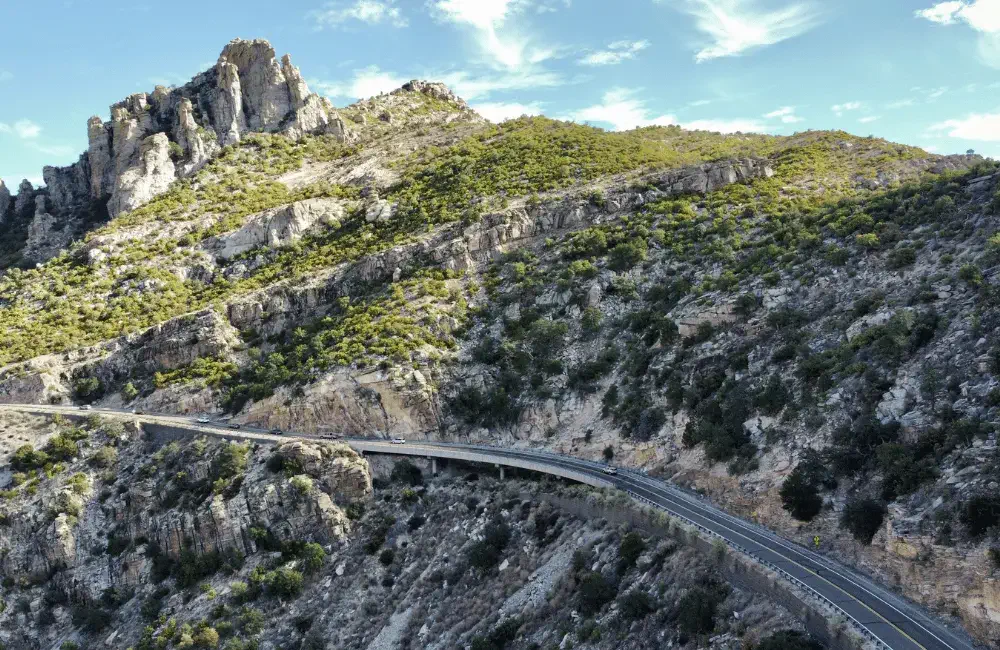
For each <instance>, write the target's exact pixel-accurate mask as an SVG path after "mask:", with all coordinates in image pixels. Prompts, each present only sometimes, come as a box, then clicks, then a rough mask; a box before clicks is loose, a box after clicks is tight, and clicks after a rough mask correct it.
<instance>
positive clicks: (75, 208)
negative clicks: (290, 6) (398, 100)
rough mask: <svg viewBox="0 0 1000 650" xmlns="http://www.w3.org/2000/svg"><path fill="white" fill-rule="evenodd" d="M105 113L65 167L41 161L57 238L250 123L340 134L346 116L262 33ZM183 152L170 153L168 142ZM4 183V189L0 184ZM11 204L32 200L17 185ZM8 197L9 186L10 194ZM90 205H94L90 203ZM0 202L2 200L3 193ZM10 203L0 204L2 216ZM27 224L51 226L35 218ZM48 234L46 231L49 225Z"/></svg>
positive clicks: (181, 172) (162, 186) (40, 256)
mask: <svg viewBox="0 0 1000 650" xmlns="http://www.w3.org/2000/svg"><path fill="white" fill-rule="evenodd" d="M110 108H111V110H110V114H111V119H110V121H108V122H105V121H103V120H102V119H101V118H100V117H97V116H94V117H91V118H90V119H89V120H88V121H87V139H88V147H87V151H86V153H84V154H83V155H82V156H81V157H80V160H79V161H78V162H77V163H75V164H73V165H70V166H68V167H46V168H45V171H44V173H43V176H44V178H45V184H46V188H45V190H44V191H45V192H46V194H47V196H48V201H47V207H48V210H47V211H45V212H44V214H46V215H48V222H50V223H58V224H59V232H60V235H59V239H60V242H59V243H60V245H61V246H65V245H66V244H68V243H69V242H70V241H71V240H72V238H73V237H74V236H77V235H79V234H80V233H78V232H77V227H76V226H77V225H79V224H82V223H83V222H84V221H86V219H85V217H86V216H87V215H88V214H89V213H91V212H93V211H94V210H95V207H96V208H97V211H98V212H102V211H103V210H104V209H105V208H106V210H107V213H108V214H109V215H110V216H112V217H114V216H116V215H118V214H121V213H123V212H127V211H129V210H134V209H136V208H138V207H139V206H141V205H143V204H144V203H146V202H147V201H149V200H150V199H152V198H154V197H155V196H157V195H159V194H162V193H163V192H165V191H166V189H167V188H168V187H169V186H170V184H171V183H172V182H173V181H174V180H176V179H177V178H183V177H185V176H189V175H191V174H193V173H195V172H197V171H198V170H199V169H200V168H201V167H202V166H203V165H204V164H205V163H206V162H207V161H208V160H209V159H210V158H211V156H212V155H213V154H214V153H215V152H216V151H218V150H219V148H220V147H221V146H225V145H229V144H235V143H237V142H239V141H240V139H241V138H242V137H243V136H244V135H245V134H246V133H249V132H254V131H265V132H281V133H285V134H286V135H288V136H289V137H292V138H300V137H302V136H304V135H306V134H309V133H330V134H333V135H335V136H337V137H339V138H345V137H346V135H347V134H346V131H345V128H344V123H343V121H342V120H341V119H340V117H339V116H338V115H337V113H336V111H335V110H334V108H333V106H332V105H331V104H330V102H329V101H328V100H326V99H325V98H322V97H320V96H319V95H316V94H314V93H310V92H309V87H308V85H307V84H306V82H305V79H304V78H303V77H302V74H301V73H300V72H299V70H298V68H296V67H295V66H293V65H292V62H291V58H290V57H289V56H288V55H285V56H284V57H282V59H281V62H280V63H279V62H278V60H277V59H276V57H275V52H274V48H273V47H271V44H270V43H268V42H267V41H266V40H263V39H255V40H242V39H235V40H233V41H230V43H229V44H228V45H226V46H225V48H223V50H222V53H221V55H220V56H219V61H218V63H217V64H216V65H215V66H213V67H212V68H211V69H210V70H207V71H206V72H203V73H201V74H199V75H197V76H196V77H195V78H194V79H192V80H191V81H190V82H188V83H187V84H185V85H183V86H180V87H177V88H166V87H164V86H157V87H156V88H155V89H154V90H153V92H152V93H145V92H143V93H135V94H132V95H129V96H128V97H126V98H125V99H123V100H121V101H119V102H116V103H114V104H112V105H111V107H110ZM175 144H176V145H177V146H179V147H180V150H181V151H182V152H183V155H182V156H180V157H179V158H180V159H175V158H178V156H177V155H176V153H174V155H173V156H172V155H171V152H172V151H176V147H174V146H173V145H175ZM4 191H5V192H6V188H5V189H4ZM22 194H23V195H24V196H23V198H22V196H21V195H19V196H18V199H17V201H16V203H15V209H16V210H18V211H19V213H20V210H22V209H24V208H25V206H27V205H28V204H29V202H33V195H34V189H33V188H30V184H29V190H28V191H27V192H25V191H24V189H23V184H22ZM8 196H9V193H8ZM95 204H96V205H95ZM0 206H9V198H8V199H6V202H4V200H3V199H0ZM6 212H9V207H5V208H4V210H0V223H2V221H3V219H4V217H5V215H6ZM36 226H37V227H35V228H34V230H33V232H36V233H39V234H44V233H47V232H48V231H49V230H50V229H49V228H48V227H42V224H36ZM2 234H3V233H2V232H0V236H2ZM50 234H51V233H50ZM51 250H58V248H53V247H33V250H29V251H26V252H25V253H26V256H29V255H30V257H29V259H31V260H32V261H36V262H41V261H44V260H46V259H48V257H49V256H50V251H51Z"/></svg>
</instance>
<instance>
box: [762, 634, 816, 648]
mask: <svg viewBox="0 0 1000 650" xmlns="http://www.w3.org/2000/svg"><path fill="white" fill-rule="evenodd" d="M754 650H823V644H822V643H819V642H818V641H814V640H813V639H812V638H810V637H808V636H806V635H805V634H803V633H802V632H797V631H795V630H781V631H780V632H775V633H774V634H771V635H770V636H768V637H765V638H764V639H763V640H761V642H760V643H758V644H757V645H756V646H754Z"/></svg>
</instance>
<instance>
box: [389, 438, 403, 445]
mask: <svg viewBox="0 0 1000 650" xmlns="http://www.w3.org/2000/svg"><path fill="white" fill-rule="evenodd" d="M389 444H392V445H405V444H406V441H405V440H403V439H402V438H393V439H392V440H390V441H389Z"/></svg>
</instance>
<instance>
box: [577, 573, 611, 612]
mask: <svg viewBox="0 0 1000 650" xmlns="http://www.w3.org/2000/svg"><path fill="white" fill-rule="evenodd" d="M616 593H618V589H617V587H615V584H614V583H613V582H611V581H610V580H608V579H607V578H605V577H604V576H603V575H601V574H600V573H598V572H596V571H588V572H587V573H586V574H585V575H584V576H583V578H582V579H581V580H580V585H579V589H578V591H577V603H578V605H579V608H580V612H581V613H583V615H584V616H593V615H594V614H596V613H597V612H599V611H601V608H602V607H604V605H605V604H607V603H609V602H611V601H612V600H613V599H614V597H615V594H616Z"/></svg>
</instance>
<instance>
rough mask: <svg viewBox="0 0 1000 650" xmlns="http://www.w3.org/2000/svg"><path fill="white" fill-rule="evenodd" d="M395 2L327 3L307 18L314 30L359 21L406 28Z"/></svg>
mask: <svg viewBox="0 0 1000 650" xmlns="http://www.w3.org/2000/svg"><path fill="white" fill-rule="evenodd" d="M395 4H396V0H354V2H327V3H326V4H325V5H323V8H322V9H317V10H314V11H310V12H309V13H308V14H307V16H308V17H309V18H311V19H312V20H314V21H315V23H316V29H323V28H324V27H339V26H341V25H343V24H344V23H347V22H351V21H355V20H356V21H359V22H362V23H368V24H369V25H377V24H379V23H387V24H390V25H393V26H394V27H406V25H407V20H406V18H405V17H404V16H403V14H402V12H401V11H400V10H399V7H395V6H393V5H395Z"/></svg>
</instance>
